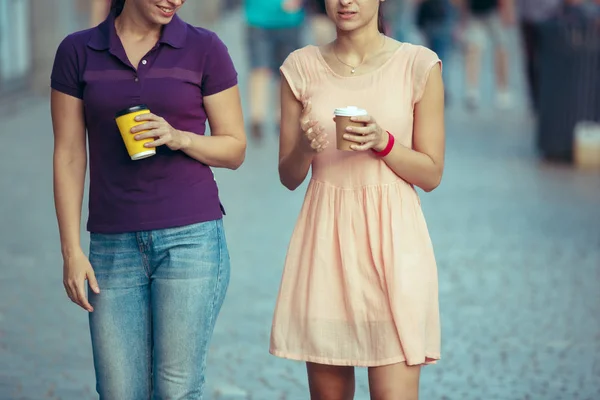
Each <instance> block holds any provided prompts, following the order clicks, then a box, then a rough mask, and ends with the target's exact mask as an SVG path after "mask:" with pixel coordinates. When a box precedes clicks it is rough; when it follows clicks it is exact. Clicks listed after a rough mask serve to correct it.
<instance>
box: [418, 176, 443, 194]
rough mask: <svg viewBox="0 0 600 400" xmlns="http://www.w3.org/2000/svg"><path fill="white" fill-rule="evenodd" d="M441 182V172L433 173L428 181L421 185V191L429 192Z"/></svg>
mask: <svg viewBox="0 0 600 400" xmlns="http://www.w3.org/2000/svg"><path fill="white" fill-rule="evenodd" d="M441 183H442V172H441V171H440V172H439V173H437V174H435V175H434V176H433V177H432V178H431V180H430V181H429V182H427V183H426V184H424V185H423V186H421V189H423V191H425V192H427V193H430V192H433V191H434V190H435V189H437V187H438V186H440V184H441Z"/></svg>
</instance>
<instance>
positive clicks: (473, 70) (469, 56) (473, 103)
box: [465, 43, 481, 108]
mask: <svg viewBox="0 0 600 400" xmlns="http://www.w3.org/2000/svg"><path fill="white" fill-rule="evenodd" d="M480 69H481V49H480V48H479V46H477V45H475V44H472V43H471V44H469V45H468V46H467V51H466V56H465V73H466V75H467V76H466V81H467V99H466V100H467V106H468V107H470V108H476V107H478V106H479V73H480Z"/></svg>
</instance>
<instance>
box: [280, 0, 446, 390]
mask: <svg viewBox="0 0 600 400" xmlns="http://www.w3.org/2000/svg"><path fill="white" fill-rule="evenodd" d="M381 3H382V2H381V1H380V0H360V1H356V0H355V1H351V0H326V5H327V11H328V15H329V17H330V18H331V19H332V20H333V22H334V23H335V24H336V29H337V37H336V39H335V41H333V42H332V43H330V44H328V45H325V46H321V47H316V46H307V47H304V48H302V49H301V50H298V51H295V52H293V53H292V54H291V55H290V56H289V57H288V58H287V59H286V60H285V62H284V64H283V66H282V67H281V72H282V75H283V76H284V77H285V80H284V81H283V82H282V87H281V112H282V120H281V135H280V153H279V175H280V179H281V182H282V183H283V184H284V185H285V186H286V187H287V188H288V189H290V190H295V189H296V188H297V187H299V186H300V185H301V184H302V182H303V181H304V180H305V179H306V177H307V175H308V173H309V171H312V178H311V180H310V183H309V185H308V189H307V193H306V196H305V202H304V206H303V207H302V210H301V212H300V216H299V218H298V222H297V224H296V228H295V230H294V233H293V235H292V239H291V242H290V245H289V249H288V253H287V257H286V262H285V269H284V273H283V279H282V281H281V288H280V292H279V297H278V300H277V305H276V310H275V314H274V319H273V328H272V335H271V348H270V351H271V353H272V354H274V355H276V356H279V357H283V358H289V359H294V360H302V361H306V363H307V370H308V383H309V387H310V398H311V399H352V398H354V391H355V378H354V377H355V375H354V367H368V368H369V371H368V374H369V389H370V392H371V398H372V399H394V400H401V399H406V400H408V399H417V398H418V391H419V390H418V388H419V376H420V371H421V366H423V365H426V364H431V363H434V362H436V361H437V360H438V359H439V358H440V325H439V322H440V321H439V310H438V282H437V268H436V262H435V257H434V253H433V249H432V245H431V240H430V238H429V234H428V231H427V227H426V224H425V220H424V217H423V214H422V210H421V207H420V201H419V199H418V195H417V193H416V191H415V189H414V186H418V187H420V188H422V189H423V190H425V191H427V192H429V191H431V190H433V189H435V188H436V187H437V186H438V185H439V183H440V181H441V178H442V172H443V169H444V147H445V145H444V142H445V141H444V135H445V134H444V87H443V82H442V74H441V66H440V60H439V58H438V57H437V55H436V54H435V53H434V52H432V51H431V50H429V49H427V48H425V47H422V46H416V45H412V44H409V43H402V42H398V41H396V40H394V39H392V38H389V37H387V36H385V35H384V34H383V32H384V24H383V18H382V17H383V15H382V14H383V12H382V9H381V8H380V7H381ZM348 105H353V106H357V107H359V108H360V109H364V110H365V112H364V113H362V115H361V116H355V117H354V118H352V120H353V121H355V123H356V125H354V126H352V127H347V126H346V125H345V123H344V121H347V119H346V118H341V117H336V121H338V122H339V124H340V125H339V132H340V134H341V135H340V140H342V139H343V140H347V141H348V142H350V144H351V147H350V149H349V150H348V151H342V150H338V149H337V148H336V131H337V129H336V127H337V125H336V122H334V121H333V118H332V114H333V113H334V110H335V109H336V108H340V107H345V106H348ZM347 111H349V110H347ZM340 112H344V110H343V109H342V110H340ZM338 118H339V120H338ZM344 128H346V129H344ZM342 135H343V136H342ZM413 185H414V186H413Z"/></svg>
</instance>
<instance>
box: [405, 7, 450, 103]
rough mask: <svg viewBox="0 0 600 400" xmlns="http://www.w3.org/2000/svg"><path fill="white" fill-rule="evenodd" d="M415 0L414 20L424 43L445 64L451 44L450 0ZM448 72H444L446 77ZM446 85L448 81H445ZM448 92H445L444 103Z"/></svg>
mask: <svg viewBox="0 0 600 400" xmlns="http://www.w3.org/2000/svg"><path fill="white" fill-rule="evenodd" d="M414 1H416V2H417V13H416V22H417V26H418V27H419V29H420V30H421V33H422V35H423V38H424V45H425V46H427V47H428V48H430V49H431V50H433V51H434V52H435V53H436V54H437V55H438V57H439V58H440V60H442V63H444V64H446V63H447V61H448V57H449V55H450V52H451V51H452V44H453V29H454V24H453V22H454V19H453V9H452V4H451V3H450V0H414ZM447 76H448V74H444V78H445V79H446V78H447ZM445 86H446V87H447V86H448V82H445ZM447 102H448V93H447V92H446V103H447Z"/></svg>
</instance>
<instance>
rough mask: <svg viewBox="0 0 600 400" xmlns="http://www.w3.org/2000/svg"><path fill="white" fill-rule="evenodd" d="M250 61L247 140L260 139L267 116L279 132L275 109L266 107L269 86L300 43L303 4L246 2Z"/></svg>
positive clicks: (294, 0) (301, 0)
mask: <svg viewBox="0 0 600 400" xmlns="http://www.w3.org/2000/svg"><path fill="white" fill-rule="evenodd" d="M245 13H246V21H247V24H248V34H247V36H246V40H247V42H246V44H247V49H248V53H249V58H250V82H249V94H250V101H249V103H250V123H251V128H250V129H251V136H252V138H253V139H255V140H260V139H261V138H262V137H263V134H264V130H265V125H266V122H267V116H268V115H275V119H276V121H275V122H276V125H277V126H276V129H275V131H276V132H279V119H280V116H279V105H278V104H277V102H273V103H275V104H272V105H271V106H269V93H270V92H271V83H273V82H275V83H278V82H279V66H280V65H281V64H282V63H283V61H284V60H285V58H286V57H287V56H288V55H289V54H290V53H291V52H292V51H294V50H296V49H297V48H299V47H300V46H301V43H302V27H303V23H304V18H305V9H304V0H246V2H245Z"/></svg>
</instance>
